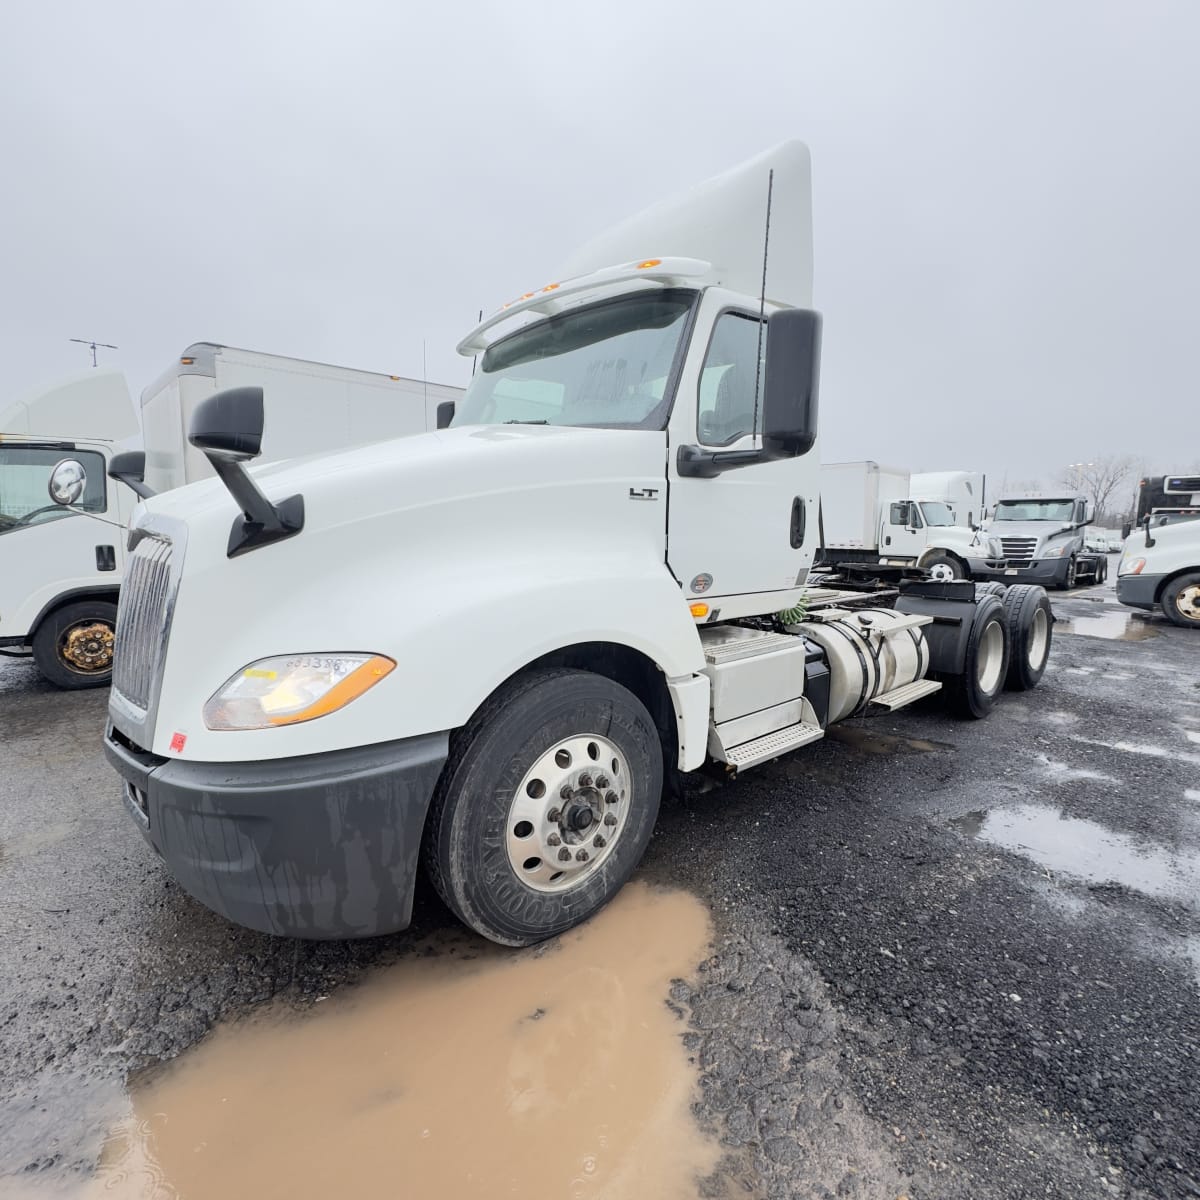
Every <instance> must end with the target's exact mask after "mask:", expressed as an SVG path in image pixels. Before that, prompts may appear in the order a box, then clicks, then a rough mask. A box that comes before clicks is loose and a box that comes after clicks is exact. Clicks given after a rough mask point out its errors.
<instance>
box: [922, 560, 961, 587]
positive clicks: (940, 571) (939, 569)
mask: <svg viewBox="0 0 1200 1200" xmlns="http://www.w3.org/2000/svg"><path fill="white" fill-rule="evenodd" d="M929 577H930V578H931V579H934V580H936V581H937V582H938V583H948V582H949V581H950V580H952V579H956V578H957V576H956V575H955V574H954V568H953V567H952V566H951V565H950V564H949V563H934V564H933V566H932V567H930V568H929Z"/></svg>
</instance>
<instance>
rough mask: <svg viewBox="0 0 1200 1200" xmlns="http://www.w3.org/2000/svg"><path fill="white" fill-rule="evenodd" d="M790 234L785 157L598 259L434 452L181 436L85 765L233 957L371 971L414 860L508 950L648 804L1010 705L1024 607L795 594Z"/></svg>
mask: <svg viewBox="0 0 1200 1200" xmlns="http://www.w3.org/2000/svg"><path fill="white" fill-rule="evenodd" d="M768 195H771V196H772V197H773V200H772V202H771V220H770V236H769V257H768V258H767V266H766V269H765V271H764V238H763V227H764V216H765V209H766V208H767V200H768ZM810 212H811V209H810V188H809V159H808V152H807V150H806V149H805V148H804V147H803V146H802V145H800V144H799V143H787V144H785V145H783V146H781V147H778V148H776V149H775V150H772V151H769V152H768V153H766V154H764V155H762V156H760V157H759V158H757V159H755V160H753V161H751V162H750V163H748V164H746V165H745V166H743V167H741V168H739V169H737V170H735V171H732V172H730V173H729V174H727V175H725V176H721V177H719V178H718V179H716V180H713V181H711V182H710V183H709V184H707V185H705V186H702V187H701V188H699V189H697V190H696V191H694V192H693V193H691V194H690V195H688V196H686V197H685V198H683V199H682V200H680V201H676V202H673V203H666V204H661V205H658V206H655V207H654V208H652V209H650V210H648V211H647V212H646V213H643V214H642V215H641V216H640V217H638V218H634V219H632V220H630V221H628V222H626V223H625V224H623V225H621V226H618V227H617V228H616V229H615V230H613V231H611V232H610V233H609V234H607V235H605V236H603V237H601V238H599V239H597V240H596V241H594V242H592V243H591V244H590V245H589V246H587V247H586V248H585V249H584V250H582V251H580V252H579V253H578V254H576V255H575V257H574V258H573V259H572V260H571V262H570V263H569V264H568V266H567V268H566V270H565V271H564V273H563V274H562V275H561V276H559V277H558V278H556V279H554V280H552V281H549V282H547V283H545V284H543V285H541V286H539V287H537V288H536V289H533V290H531V291H527V292H525V293H524V294H522V295H521V296H520V297H519V298H517V299H515V300H513V301H511V302H510V303H509V304H507V305H505V306H504V308H502V309H501V310H500V311H499V312H498V313H496V314H494V315H493V316H491V317H488V318H487V319H486V320H484V321H483V322H482V323H481V324H480V325H479V326H478V327H477V328H476V329H475V330H473V331H472V332H471V333H469V334H468V335H467V336H466V337H465V338H464V339H463V340H462V342H461V343H460V344H459V347H458V348H459V351H460V352H461V353H462V354H464V355H467V356H476V355H478V356H479V359H478V362H479V366H478V370H477V371H476V373H475V375H474V376H473V378H472V380H471V384H470V386H469V387H468V389H467V391H466V394H465V396H464V397H463V398H462V400H461V401H460V402H459V404H458V406H457V411H456V413H455V415H454V417H453V422H452V424H451V426H450V427H449V428H445V429H441V430H439V431H436V432H433V433H428V434H424V435H421V436H417V437H411V438H404V439H398V440H395V441H391V442H386V443H381V444H378V445H374V446H369V447H365V448H359V449H356V450H353V451H349V452H344V453H339V454H334V455H329V456H324V457H320V458H313V459H309V460H306V461H301V462H295V463H290V464H276V465H273V466H268V467H255V468H253V469H248V468H247V467H246V465H245V464H246V462H247V461H249V460H251V459H253V458H254V457H255V455H256V454H257V452H258V450H259V448H260V446H261V445H262V443H263V437H264V428H263V397H262V393H261V392H260V391H259V390H258V389H257V388H234V389H231V390H230V391H226V392H222V393H218V394H217V395H215V396H212V397H210V398H209V399H208V400H207V401H205V402H204V403H202V404H201V405H199V406H198V407H197V408H196V410H195V412H194V413H193V416H192V423H191V428H190V439H191V443H192V445H194V446H195V447H196V448H197V449H199V450H201V451H203V452H204V453H205V454H206V455H207V456H208V458H209V460H210V461H211V462H212V464H213V466H214V468H215V469H216V470H217V472H218V473H219V475H220V477H221V478H220V480H219V481H211V482H207V483H201V484H197V485H193V486H192V487H188V488H184V489H180V490H178V491H175V492H171V493H167V494H164V495H161V496H156V497H154V498H152V499H149V500H147V501H145V502H144V504H143V505H142V506H141V507H140V508H139V511H138V512H137V514H135V518H134V521H133V528H132V533H131V544H132V550H131V559H132V563H131V568H130V572H129V579H128V582H127V584H126V589H125V592H124V594H123V596H122V600H121V613H120V619H119V629H118V648H117V659H116V671H115V675H114V680H113V688H112V692H111V694H110V702H109V725H108V728H107V731H106V734H105V749H106V753H107V755H108V757H109V760H110V761H111V763H112V764H113V766H114V767H115V769H116V770H117V772H118V773H119V774H120V776H121V777H122V786H123V795H124V801H125V805H126V808H127V810H128V812H129V814H130V817H131V818H132V820H133V821H135V822H136V823H137V825H138V827H139V828H140V829H141V831H142V833H143V834H144V835H145V837H146V838H147V839H148V840H149V841H150V842H151V844H152V845H153V846H154V847H155V848H156V849H157V850H158V851H159V853H161V855H162V856H163V859H164V860H165V862H166V865H167V867H168V869H169V870H170V871H171V872H172V873H173V874H174V875H175V877H176V878H177V879H178V880H179V882H180V883H181V884H182V885H183V887H184V888H186V889H187V890H188V891H189V892H190V893H191V894H192V895H193V896H195V897H197V898H198V899H199V900H201V901H202V902H203V903H205V904H206V905H208V906H209V907H210V908H212V909H214V910H216V911H217V912H219V913H222V914H224V915H225V916H227V917H229V918H231V919H232V920H234V921H237V922H240V923H242V924H245V925H248V926H251V927H253V928H256V929H261V930H265V931H268V932H272V933H277V934H286V935H293V936H301V937H347V936H365V935H370V934H378V933H384V932H388V931H391V930H396V929H402V928H404V927H405V926H406V925H407V924H408V922H409V919H410V911H411V905H412V895H413V888H414V884H415V880H416V875H417V868H418V862H419V861H421V860H422V859H423V860H424V863H425V866H426V869H427V872H428V875H429V878H430V879H431V880H432V882H433V883H434V885H435V887H436V888H437V889H438V891H439V892H440V894H441V895H442V896H443V897H444V898H445V900H446V902H447V903H448V904H449V906H450V907H451V908H452V909H453V910H454V912H456V913H457V914H458V915H459V917H461V918H462V920H463V921H465V922H466V923H467V924H468V925H469V926H471V927H472V928H473V929H475V930H477V931H478V932H480V933H481V934H483V935H485V936H487V937H489V938H492V939H494V940H495V941H498V942H501V943H505V944H510V945H524V944H528V943H531V942H535V941H538V940H540V939H542V938H546V937H549V936H551V935H553V934H555V933H558V932H560V931H562V930H564V929H567V928H569V927H570V926H572V925H575V924H576V923H578V922H579V921H582V920H584V919H585V918H586V917H588V916H589V915H591V914H592V913H593V912H595V911H596V910H597V909H598V908H599V907H600V906H601V905H602V904H604V903H605V902H606V901H607V900H608V899H609V898H610V897H611V896H613V895H614V894H615V893H616V892H617V890H618V889H619V888H620V887H621V886H622V884H623V883H624V882H625V880H626V879H627V878H628V877H629V875H630V873H631V872H632V870H633V869H634V867H635V866H636V864H637V862H638V860H639V859H640V857H641V855H642V853H643V851H644V849H645V847H646V844H647V842H648V840H649V838H650V834H651V831H652V829H653V827H654V823H655V819H656V815H657V811H658V805H659V797H660V793H661V792H662V790H663V787H664V785H667V786H672V785H673V784H674V783H675V782H676V781H677V780H678V778H679V776H680V773H682V772H686V771H695V770H699V769H701V768H707V769H710V770H714V771H719V772H722V773H724V774H734V773H737V772H740V771H742V770H745V769H747V768H751V767H754V766H755V765H757V764H760V763H763V762H766V761H768V760H770V759H773V758H775V757H777V756H778V755H780V754H783V753H785V752H787V751H790V750H794V749H796V748H797V747H801V746H804V745H806V744H807V743H810V742H814V741H816V740H817V739H819V738H821V737H822V736H823V735H824V733H825V730H826V728H827V727H828V726H830V725H831V724H833V723H834V722H837V721H841V720H844V719H846V718H849V717H853V716H857V715H862V714H865V713H867V712H879V711H889V710H892V709H896V708H900V707H902V706H903V705H906V704H909V703H912V702H913V701H914V700H917V699H919V698H920V697H922V696H926V695H929V694H931V693H933V692H936V691H938V690H939V689H941V690H944V691H945V692H946V693H948V694H949V695H950V697H951V698H952V700H953V702H954V703H955V705H956V706H957V707H958V708H959V709H960V710H961V711H963V712H965V713H968V714H970V715H974V716H982V715H984V714H985V713H986V712H987V711H988V709H989V708H990V707H991V705H992V704H993V702H994V700H995V699H996V697H997V695H998V693H999V692H1000V690H1001V688H1002V687H1003V686H1004V685H1005V683H1006V682H1007V683H1009V684H1010V685H1011V686H1014V687H1018V688H1020V687H1031V686H1033V685H1034V684H1035V683H1036V682H1037V680H1038V678H1040V676H1041V673H1042V671H1043V669H1044V667H1045V664H1046V657H1047V655H1048V653H1049V648H1050V638H1051V628H1052V621H1051V618H1050V613H1049V605H1048V602H1047V599H1046V595H1045V593H1044V591H1043V590H1042V589H1041V588H1037V587H1028V588H1014V589H1010V590H1009V592H1008V593H1007V594H1006V595H1005V596H1004V597H1003V598H1000V597H998V596H996V595H993V594H990V593H989V594H986V595H982V596H979V597H977V596H976V590H975V585H974V584H972V583H970V582H967V581H957V582H947V583H933V582H928V581H926V582H922V583H920V584H917V585H914V586H912V587H911V588H909V589H908V590H906V591H905V592H904V594H903V595H901V596H900V597H899V599H898V601H897V603H896V606H895V607H894V608H888V607H861V605H863V604H864V597H863V596H861V595H856V594H853V593H831V592H828V591H825V590H822V589H816V588H814V589H808V588H807V587H806V579H807V576H808V572H809V567H810V565H811V562H812V558H813V550H814V547H815V544H816V525H817V521H816V516H817V502H818V494H819V488H820V472H819V466H818V461H819V460H818V457H817V376H818V347H819V329H820V319H819V317H818V316H817V314H816V313H815V312H813V311H812V310H811V303H812V296H811V279H812V254H811V244H812V243H811V218H810ZM648 256H649V257H648ZM764 275H765V279H764ZM760 286H761V287H762V289H763V290H762V291H761V292H760V291H759V288H760ZM764 352H765V354H764ZM267 436H269V435H267ZM73 471H74V468H73V467H72V466H71V465H70V464H66V465H64V466H63V467H62V468H60V471H59V472H58V477H57V478H56V480H55V487H56V491H57V494H58V495H59V497H60V499H62V500H63V501H64V502H66V501H69V500H70V499H71V498H72V495H73V494H74V492H75V490H76V488H77V487H78V480H77V479H74V480H73V479H72V474H73ZM668 500H669V503H668ZM865 603H866V604H867V605H869V604H870V603H871V600H870V598H869V597H867V598H865ZM855 605H858V606H860V607H854V606H855ZM1010 650H1011V653H1010Z"/></svg>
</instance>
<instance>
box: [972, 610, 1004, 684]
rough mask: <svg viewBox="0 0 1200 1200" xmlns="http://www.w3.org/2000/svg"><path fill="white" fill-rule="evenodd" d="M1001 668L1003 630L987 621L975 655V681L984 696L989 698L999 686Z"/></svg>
mask: <svg viewBox="0 0 1200 1200" xmlns="http://www.w3.org/2000/svg"><path fill="white" fill-rule="evenodd" d="M1003 666H1004V630H1002V629H1001V628H1000V622H999V621H989V622H988V623H987V626H986V627H985V628H984V631H983V635H982V636H981V637H980V639H979V648H978V651H977V652H976V655H975V679H976V682H977V683H978V684H979V690H980V691H981V692H983V693H984V695H988V696H990V695H991V694H992V693H993V692H994V691H996V689H997V688H998V687H999V686H1000V668H1001V667H1003Z"/></svg>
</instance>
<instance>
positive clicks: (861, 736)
mask: <svg viewBox="0 0 1200 1200" xmlns="http://www.w3.org/2000/svg"><path fill="white" fill-rule="evenodd" d="M825 736H826V737H828V738H832V739H833V740H834V741H835V742H842V743H844V744H845V745H847V746H850V747H851V748H852V749H854V750H858V751H859V752H860V753H862V754H914V753H915V754H933V753H935V752H936V751H938V750H953V749H954V746H952V745H951V744H950V743H949V742H932V741H928V740H927V739H925V738H908V737H901V736H900V735H899V734H894V733H882V732H877V731H876V730H874V729H864V728H863V727H862V726H861V725H831V726H830V727H829V728H828V729H827V730H826V731H825Z"/></svg>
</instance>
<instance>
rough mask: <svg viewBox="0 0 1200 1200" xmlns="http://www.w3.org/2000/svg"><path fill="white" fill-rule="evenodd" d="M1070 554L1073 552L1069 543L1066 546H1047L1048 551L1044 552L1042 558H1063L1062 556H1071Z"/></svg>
mask: <svg viewBox="0 0 1200 1200" xmlns="http://www.w3.org/2000/svg"><path fill="white" fill-rule="evenodd" d="M1070 552H1071V546H1070V544H1069V543H1068V544H1067V545H1065V546H1047V547H1046V549H1045V550H1043V551H1042V553H1041V557H1042V558H1062V556H1063V555H1064V554H1070Z"/></svg>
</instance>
